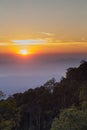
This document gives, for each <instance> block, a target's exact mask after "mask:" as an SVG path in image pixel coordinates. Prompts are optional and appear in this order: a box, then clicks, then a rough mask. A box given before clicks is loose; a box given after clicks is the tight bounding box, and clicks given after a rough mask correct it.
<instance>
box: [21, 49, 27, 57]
mask: <svg viewBox="0 0 87 130" xmlns="http://www.w3.org/2000/svg"><path fill="white" fill-rule="evenodd" d="M20 54H21V55H25V56H26V55H28V54H29V53H28V51H27V50H20Z"/></svg>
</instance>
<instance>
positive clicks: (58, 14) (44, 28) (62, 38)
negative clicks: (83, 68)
mask: <svg viewBox="0 0 87 130" xmlns="http://www.w3.org/2000/svg"><path fill="white" fill-rule="evenodd" d="M18 40H19V41H18ZM26 41H27V44H26V45H25V43H26ZM19 43H20V44H19ZM43 43H44V45H43ZM23 49H25V50H28V51H29V52H31V53H47V52H48V53H54V52H56V53H64V52H65V53H68V52H69V53H70V52H73V53H76V52H77V53H86V52H87V0H0V52H1V53H18V52H20V50H23Z"/></svg>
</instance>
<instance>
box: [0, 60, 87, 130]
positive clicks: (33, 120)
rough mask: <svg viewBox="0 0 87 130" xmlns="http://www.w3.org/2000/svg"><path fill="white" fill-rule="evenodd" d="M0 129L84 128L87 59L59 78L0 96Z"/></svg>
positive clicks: (52, 129) (86, 107)
mask: <svg viewBox="0 0 87 130" xmlns="http://www.w3.org/2000/svg"><path fill="white" fill-rule="evenodd" d="M38 80H39V79H38ZM0 95H1V96H3V93H0ZM0 130H87V62H86V61H83V62H81V64H80V66H79V67H78V68H69V69H68V70H67V73H66V77H63V78H62V79H61V81H60V82H56V81H55V79H54V78H52V79H51V80H49V81H48V82H46V83H45V84H44V85H42V86H41V87H37V88H35V89H29V90H28V91H26V92H24V93H17V94H14V95H13V96H11V97H9V98H8V99H6V100H1V101H0Z"/></svg>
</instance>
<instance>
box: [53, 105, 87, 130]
mask: <svg viewBox="0 0 87 130" xmlns="http://www.w3.org/2000/svg"><path fill="white" fill-rule="evenodd" d="M51 130H87V111H81V110H77V109H76V108H74V107H73V108H69V109H66V110H63V111H62V112H61V113H60V116H59V118H55V119H54V121H53V124H52V128H51Z"/></svg>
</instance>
